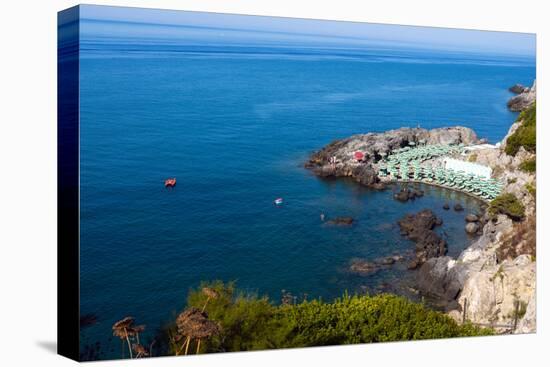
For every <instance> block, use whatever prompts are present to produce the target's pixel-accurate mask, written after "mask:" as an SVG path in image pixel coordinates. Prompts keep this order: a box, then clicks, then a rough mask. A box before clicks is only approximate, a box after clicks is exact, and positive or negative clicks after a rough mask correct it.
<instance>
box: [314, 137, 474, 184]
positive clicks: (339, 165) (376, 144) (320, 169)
mask: <svg viewBox="0 0 550 367" xmlns="http://www.w3.org/2000/svg"><path fill="white" fill-rule="evenodd" d="M420 141H423V142H425V143H426V144H460V143H463V144H466V145H469V144H475V143H478V142H479V140H478V138H477V136H476V134H475V132H474V131H473V130H472V129H468V128H465V127H460V126H457V127H448V128H439V129H433V130H426V129H421V128H401V129H397V130H390V131H387V132H384V133H369V134H360V135H354V136H351V137H349V138H346V139H342V140H337V141H334V142H332V143H330V144H329V145H327V146H325V147H324V148H323V149H321V150H320V151H318V152H315V153H313V154H312V155H311V156H310V158H309V160H308V161H307V162H306V164H305V166H306V168H309V169H311V170H312V171H313V172H314V173H315V174H317V175H318V176H321V177H328V176H333V177H353V178H354V179H355V180H356V181H357V182H359V183H360V184H363V185H366V186H371V187H376V185H377V183H378V182H379V180H378V172H377V171H378V167H377V165H376V164H377V162H378V161H380V159H381V158H382V157H383V156H384V155H389V154H390V153H391V151H392V150H394V149H398V148H402V147H406V146H409V143H411V142H414V143H419V142H420ZM356 152H361V153H362V157H360V159H357V157H356V156H355V153H356Z"/></svg>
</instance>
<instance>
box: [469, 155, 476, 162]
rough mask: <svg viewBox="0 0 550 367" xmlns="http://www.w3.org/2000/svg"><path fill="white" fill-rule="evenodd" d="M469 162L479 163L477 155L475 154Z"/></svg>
mask: <svg viewBox="0 0 550 367" xmlns="http://www.w3.org/2000/svg"><path fill="white" fill-rule="evenodd" d="M468 162H477V154H476V153H473V154H472V155H471V156H470V157H468Z"/></svg>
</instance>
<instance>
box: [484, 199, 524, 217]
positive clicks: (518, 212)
mask: <svg viewBox="0 0 550 367" xmlns="http://www.w3.org/2000/svg"><path fill="white" fill-rule="evenodd" d="M489 214H491V215H497V214H505V215H507V216H508V217H510V218H511V219H512V220H514V221H519V220H522V219H523V218H524V217H525V207H524V206H523V204H522V203H521V202H520V201H519V200H518V198H517V197H516V196H515V195H514V194H511V193H507V194H501V195H499V196H498V197H497V198H496V199H494V200H493V201H491V203H490V204H489Z"/></svg>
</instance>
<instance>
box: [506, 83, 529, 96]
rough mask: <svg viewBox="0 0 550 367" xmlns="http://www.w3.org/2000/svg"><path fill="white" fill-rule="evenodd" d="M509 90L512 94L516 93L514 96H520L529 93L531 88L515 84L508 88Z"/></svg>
mask: <svg viewBox="0 0 550 367" xmlns="http://www.w3.org/2000/svg"><path fill="white" fill-rule="evenodd" d="M508 90H509V91H510V92H512V93H514V94H520V93H523V92H526V91H528V90H529V87H526V86H524V85H522V84H514V85H512V86H511V87H510V88H508Z"/></svg>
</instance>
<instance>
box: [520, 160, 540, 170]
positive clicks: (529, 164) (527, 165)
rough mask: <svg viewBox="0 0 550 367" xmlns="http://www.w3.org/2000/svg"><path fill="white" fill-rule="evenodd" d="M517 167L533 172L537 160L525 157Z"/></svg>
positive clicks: (535, 168)
mask: <svg viewBox="0 0 550 367" xmlns="http://www.w3.org/2000/svg"><path fill="white" fill-rule="evenodd" d="M519 169H520V170H522V171H524V172H528V173H534V172H536V170H537V160H536V158H533V159H527V160H525V161H523V162H521V164H520V165H519Z"/></svg>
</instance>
